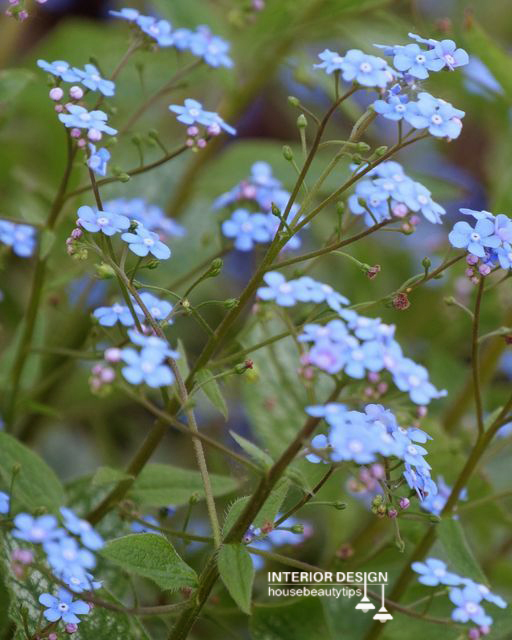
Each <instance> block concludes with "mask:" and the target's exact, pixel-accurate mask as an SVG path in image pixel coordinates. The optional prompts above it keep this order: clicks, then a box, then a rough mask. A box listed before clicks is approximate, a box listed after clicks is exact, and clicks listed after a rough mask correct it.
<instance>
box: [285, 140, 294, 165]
mask: <svg viewBox="0 0 512 640" xmlns="http://www.w3.org/2000/svg"><path fill="white" fill-rule="evenodd" d="M283 157H284V159H285V160H288V161H289V162H290V161H291V160H293V151H292V148H291V147H289V146H288V145H287V144H285V145H284V147H283Z"/></svg>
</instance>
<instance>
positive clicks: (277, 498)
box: [223, 479, 290, 535]
mask: <svg viewBox="0 0 512 640" xmlns="http://www.w3.org/2000/svg"><path fill="white" fill-rule="evenodd" d="M289 487H290V483H289V481H288V480H286V479H282V480H281V481H280V482H278V483H277V484H276V486H275V487H274V489H273V491H272V493H271V494H270V495H269V497H268V498H267V499H266V500H265V502H264V503H263V506H262V507H261V509H260V510H259V511H258V513H257V515H256V517H255V518H254V521H253V525H254V526H255V527H261V526H263V525H264V524H266V523H268V522H270V523H272V522H274V520H275V519H276V516H277V514H278V512H279V509H280V508H281V505H282V504H283V502H284V499H285V498H286V494H287V493H288V489H289ZM249 500H250V497H249V496H243V497H242V498H238V499H237V500H235V502H233V504H232V505H231V506H230V507H229V509H228V512H227V514H226V519H225V520H224V526H223V532H224V535H225V534H227V533H228V531H229V530H230V529H231V527H232V526H233V525H234V524H235V522H236V520H237V519H238V516H239V515H240V514H241V513H242V511H243V510H244V509H245V505H246V504H247V503H248V502H249Z"/></svg>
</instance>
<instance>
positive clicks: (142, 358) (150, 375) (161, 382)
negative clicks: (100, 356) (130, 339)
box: [121, 347, 174, 389]
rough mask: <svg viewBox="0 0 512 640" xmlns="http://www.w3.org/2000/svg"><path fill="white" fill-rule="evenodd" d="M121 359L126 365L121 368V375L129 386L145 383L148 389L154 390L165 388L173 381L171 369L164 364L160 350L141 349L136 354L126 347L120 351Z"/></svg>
mask: <svg viewBox="0 0 512 640" xmlns="http://www.w3.org/2000/svg"><path fill="white" fill-rule="evenodd" d="M121 357H122V359H123V360H124V362H126V364H127V366H126V367H123V369H122V374H123V376H124V378H125V379H126V380H127V381H128V382H129V383H130V384H136V385H137V384H142V383H143V382H145V383H146V384H147V385H148V386H149V387H152V388H154V389H156V388H158V387H166V386H168V385H170V384H172V383H173V381H174V375H173V373H172V371H171V369H170V368H169V367H168V366H167V365H166V364H164V361H165V354H164V353H163V352H162V350H161V349H155V348H152V347H143V348H142V350H141V351H140V352H137V351H136V350H135V349H132V348H131V347H127V348H125V349H123V350H122V352H121Z"/></svg>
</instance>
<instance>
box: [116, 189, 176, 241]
mask: <svg viewBox="0 0 512 640" xmlns="http://www.w3.org/2000/svg"><path fill="white" fill-rule="evenodd" d="M104 206H105V209H107V211H112V212H113V213H118V214H120V215H124V216H127V217H128V218H130V220H136V221H137V222H141V223H142V224H143V225H144V227H146V229H149V230H150V231H159V232H160V234H161V235H162V234H163V235H167V236H179V237H181V236H185V235H186V234H187V230H186V229H185V227H182V226H181V225H180V224H178V223H177V222H176V221H175V220H173V219H172V218H168V217H167V216H166V214H165V213H164V211H163V209H162V208H161V207H159V206H157V205H155V204H148V203H147V202H146V201H145V200H144V199H143V198H132V199H131V200H125V199H124V198H117V199H116V200H109V201H108V202H105V205H104Z"/></svg>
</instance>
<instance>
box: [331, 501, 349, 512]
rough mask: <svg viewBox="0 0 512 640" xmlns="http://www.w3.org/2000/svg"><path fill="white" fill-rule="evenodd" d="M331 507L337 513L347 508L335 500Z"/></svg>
mask: <svg viewBox="0 0 512 640" xmlns="http://www.w3.org/2000/svg"><path fill="white" fill-rule="evenodd" d="M333 506H334V508H335V509H338V511H343V510H344V509H346V508H347V503H346V502H341V500H337V501H336V502H335V503H334V505H333Z"/></svg>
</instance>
